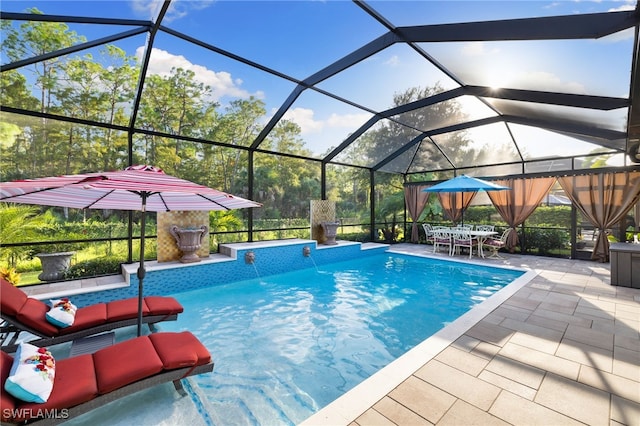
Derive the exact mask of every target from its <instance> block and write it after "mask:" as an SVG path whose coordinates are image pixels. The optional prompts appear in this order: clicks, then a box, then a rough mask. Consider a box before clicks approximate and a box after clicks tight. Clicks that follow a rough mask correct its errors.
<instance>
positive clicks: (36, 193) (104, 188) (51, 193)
mask: <svg viewBox="0 0 640 426" xmlns="http://www.w3.org/2000/svg"><path fill="white" fill-rule="evenodd" d="M0 201H6V202H12V203H21V204H38V205H43V206H58V207H70V208H76V209H114V210H134V211H141V210H144V211H153V212H160V211H170V210H233V209H241V208H246V207H260V206H261V204H259V203H256V202H254V201H251V200H247V199H244V198H241V197H236V196H235V195H231V194H227V193H226V192H222V191H218V190H217V189H213V188H209V187H207V186H204V185H199V184H197V183H194V182H191V181H188V180H184V179H180V178H177V177H174V176H170V175H167V174H165V173H164V172H163V171H162V170H161V169H159V168H156V167H153V166H132V167H128V168H126V169H125V170H119V171H113V172H98V173H84V174H77V175H64V176H54V177H44V178H39V179H26V180H17V181H13V182H0ZM143 206H145V208H144V209H143Z"/></svg>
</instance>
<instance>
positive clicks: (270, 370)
mask: <svg viewBox="0 0 640 426" xmlns="http://www.w3.org/2000/svg"><path fill="white" fill-rule="evenodd" d="M257 272H258V273H259V271H257ZM522 274H523V272H522V271H515V270H508V269H502V268H492V267H484V266H478V265H469V264H464V263H459V262H447V261H442V260H436V259H429V258H422V257H415V256H405V255H390V254H381V255H375V256H371V257H367V258H363V259H359V260H349V261H348V262H339V263H334V264H329V265H322V266H319V267H318V268H317V269H315V268H310V269H305V270H301V271H296V272H290V273H285V274H281V275H274V276H268V277H264V278H256V279H252V280H247V281H241V282H235V283H230V284H225V285H217V286H214V287H210V288H204V289H199V290H194V291H189V292H184V293H177V294H174V295H173V296H175V297H176V298H177V299H178V300H179V301H180V302H181V303H182V304H183V305H184V307H185V311H184V313H183V314H181V315H180V318H179V320H178V321H177V322H168V323H164V324H163V327H162V329H163V330H167V331H173V330H190V331H192V332H193V333H194V334H195V335H196V336H198V338H199V339H200V340H202V342H203V343H204V344H205V345H206V346H207V347H208V348H209V350H210V351H211V353H212V355H213V357H214V360H215V363H216V364H215V369H214V372H213V373H212V374H206V375H201V376H198V377H197V378H196V380H195V383H196V384H197V385H198V386H199V388H200V393H201V394H202V395H203V396H202V399H203V401H202V403H203V406H204V407H203V408H204V409H205V410H206V411H207V412H208V416H209V419H210V421H211V422H213V423H214V424H216V425H245V424H260V425H266V424H269V425H272V424H278V425H286V424H296V423H299V422H301V421H302V420H304V419H306V418H307V417H308V416H310V415H311V414H313V413H314V412H316V411H318V410H319V409H320V408H322V407H323V406H325V405H327V404H328V403H330V402H331V401H333V400H334V399H336V398H337V397H339V396H340V395H342V394H343V393H345V392H347V391H348V390H350V389H351V388H353V387H354V386H355V385H357V384H358V383H360V382H361V381H363V380H364V379H366V378H367V377H369V376H371V375H372V374H373V373H375V372H376V371H378V370H379V369H381V368H382V367H384V366H385V365H387V364H389V363H390V362H391V361H393V360H394V359H396V358H398V357H399V356H400V355H402V354H403V353H405V352H406V351H407V350H409V349H411V348H412V347H414V346H415V345H417V344H418V343H420V342H421V341H423V340H425V339H426V338H428V337H429V336H431V335H432V334H434V333H435V332H436V331H438V330H440V329H441V328H443V327H444V326H445V325H447V323H449V322H451V321H453V320H455V319H456V318H457V317H459V316H460V315H462V314H464V313H465V312H467V311H468V310H469V309H471V308H472V307H473V306H474V305H476V304H478V303H481V302H482V301H483V300H485V299H486V298H488V297H489V296H491V295H492V294H493V293H495V292H496V291H498V290H500V289H501V288H503V287H504V286H505V285H507V284H509V283H510V282H512V281H513V280H515V279H516V278H518V277H519V276H521V275H522Z"/></svg>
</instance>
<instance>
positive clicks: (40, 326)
mask: <svg viewBox="0 0 640 426" xmlns="http://www.w3.org/2000/svg"><path fill="white" fill-rule="evenodd" d="M48 310H49V307H48V306H47V305H46V304H44V303H43V302H41V301H39V300H36V299H31V298H29V299H27V301H26V302H25V303H24V305H22V308H21V309H20V311H19V312H18V315H16V319H17V320H18V321H20V322H21V323H22V324H24V325H26V326H27V327H31V328H33V329H34V330H37V331H39V332H40V333H42V334H43V335H45V336H57V335H58V334H59V332H60V329H59V328H58V327H56V326H55V325H53V324H51V323H49V322H48V321H47V319H46V314H47V311H48Z"/></svg>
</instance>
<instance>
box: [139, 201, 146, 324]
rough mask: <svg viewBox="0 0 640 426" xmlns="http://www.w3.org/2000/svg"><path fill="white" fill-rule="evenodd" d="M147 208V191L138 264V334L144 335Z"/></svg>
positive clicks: (143, 208)
mask: <svg viewBox="0 0 640 426" xmlns="http://www.w3.org/2000/svg"><path fill="white" fill-rule="evenodd" d="M146 210H147V193H146V192H143V193H142V209H141V211H142V218H141V219H140V227H141V229H140V264H139V265H138V274H137V275H138V336H141V335H142V298H143V281H144V276H145V269H144V228H145V225H146V223H145V222H146V218H145V217H146V214H145V213H146Z"/></svg>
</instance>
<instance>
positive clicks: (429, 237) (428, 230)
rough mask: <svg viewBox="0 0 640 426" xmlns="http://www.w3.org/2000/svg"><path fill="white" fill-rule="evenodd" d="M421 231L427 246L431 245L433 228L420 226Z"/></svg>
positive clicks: (424, 225)
mask: <svg viewBox="0 0 640 426" xmlns="http://www.w3.org/2000/svg"><path fill="white" fill-rule="evenodd" d="M422 229H424V236H425V237H426V239H427V244H429V243H431V244H433V228H432V227H431V225H430V224H428V223H423V224H422Z"/></svg>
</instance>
